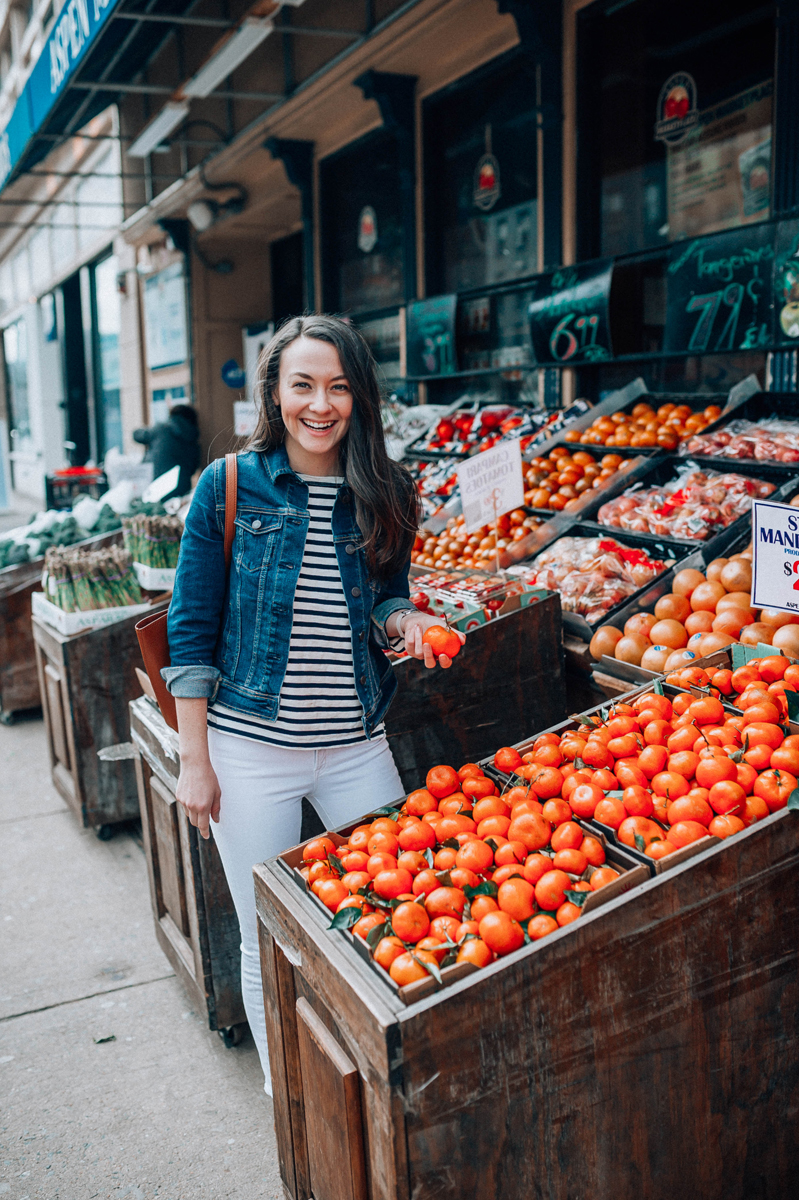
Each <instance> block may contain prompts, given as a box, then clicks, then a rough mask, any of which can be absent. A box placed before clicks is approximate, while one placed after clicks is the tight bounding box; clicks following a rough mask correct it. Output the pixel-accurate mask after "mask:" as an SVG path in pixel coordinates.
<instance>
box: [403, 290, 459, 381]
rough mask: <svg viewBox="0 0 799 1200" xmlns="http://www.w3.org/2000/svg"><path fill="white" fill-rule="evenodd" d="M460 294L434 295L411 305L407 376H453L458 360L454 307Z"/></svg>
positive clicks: (408, 326) (408, 312) (408, 319)
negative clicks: (456, 358)
mask: <svg viewBox="0 0 799 1200" xmlns="http://www.w3.org/2000/svg"><path fill="white" fill-rule="evenodd" d="M457 303H458V297H457V296H455V295H450V296H431V297H430V299H429V300H414V301H413V303H412V304H409V305H408V309H407V316H406V321H407V325H406V343H407V363H408V375H409V376H411V377H414V376H416V377H418V376H425V375H452V374H454V372H455V371H456V370H457V367H456V362H455V310H456V307H457Z"/></svg>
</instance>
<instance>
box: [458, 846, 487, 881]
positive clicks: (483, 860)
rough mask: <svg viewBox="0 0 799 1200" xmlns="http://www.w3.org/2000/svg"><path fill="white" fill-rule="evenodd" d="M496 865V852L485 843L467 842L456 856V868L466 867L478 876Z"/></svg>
mask: <svg viewBox="0 0 799 1200" xmlns="http://www.w3.org/2000/svg"><path fill="white" fill-rule="evenodd" d="M493 865H494V851H493V850H492V849H491V847H490V846H488V845H486V843H485V842H479V841H478V842H466V844H465V845H464V846H461V848H460V850H459V851H458V852H457V854H456V855H455V866H456V867H464V868H465V869H466V870H467V871H474V872H475V873H476V874H478V875H482V874H484V872H486V871H488V870H489V869H490V868H491V867H492V866H493Z"/></svg>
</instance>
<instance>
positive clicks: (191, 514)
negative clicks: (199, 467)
mask: <svg viewBox="0 0 799 1200" xmlns="http://www.w3.org/2000/svg"><path fill="white" fill-rule="evenodd" d="M224 471H225V468H224V460H217V461H216V462H215V463H212V464H211V466H209V467H206V469H205V470H204V471H203V473H202V475H201V476H200V479H199V482H198V484H197V488H196V490H195V492H194V497H193V499H192V502H191V505H190V507H189V511H188V513H187V515H186V525H185V528H184V531H183V537H182V538H181V540H180V556H179V558H178V566H177V572H176V574H175V587H174V591H173V593H172V602H171V604H170V606H169V617H168V622H167V634H168V637H169V655H170V662H171V666H169V667H168V668H166V671H165V673H164V680H165V681H166V683H167V686H168V687H169V690H170V691H171V692H172V694H173V695H174V696H197V695H199V696H210V695H211V694H212V692H213V691H214V689H215V685H216V681H217V679H218V678H219V674H220V673H219V671H218V670H217V668H216V666H215V664H214V657H215V651H216V645H217V642H218V640H219V633H220V629H221V625H222V615H223V611H224V606H225V593H226V590H227V571H226V568H225V550H224V536H223V530H224ZM179 669H180V670H179ZM178 687H180V688H181V690H180V691H178V690H177V689H178ZM184 687H185V688H188V687H191V688H193V689H194V688H200V689H201V690H199V691H194V690H193V691H191V692H189V691H184V690H183V688H184Z"/></svg>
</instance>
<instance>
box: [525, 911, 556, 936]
mask: <svg viewBox="0 0 799 1200" xmlns="http://www.w3.org/2000/svg"><path fill="white" fill-rule="evenodd" d="M558 928H559V926H558V923H557V921H556V920H555V918H554V917H551V916H549V914H548V913H538V915H537V916H535V917H533V918H532V920H531V921H530V922H529V923H528V926H527V935H528V937H529V938H530V939H531V940H532V941H534V942H537V941H539V940H540V939H541V938H544V937H546V936H547V935H548V934H550V933H555V932H556V931H557V929H558Z"/></svg>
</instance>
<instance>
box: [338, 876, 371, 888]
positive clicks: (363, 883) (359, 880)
mask: <svg viewBox="0 0 799 1200" xmlns="http://www.w3.org/2000/svg"><path fill="white" fill-rule="evenodd" d="M341 882H342V883H343V884H344V886H345V888H346V889H347V891H348V892H359V891H360V890H361V888H364V887H368V885H369V875H368V874H367V872H366V871H347V873H346V875H342V876H341Z"/></svg>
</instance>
